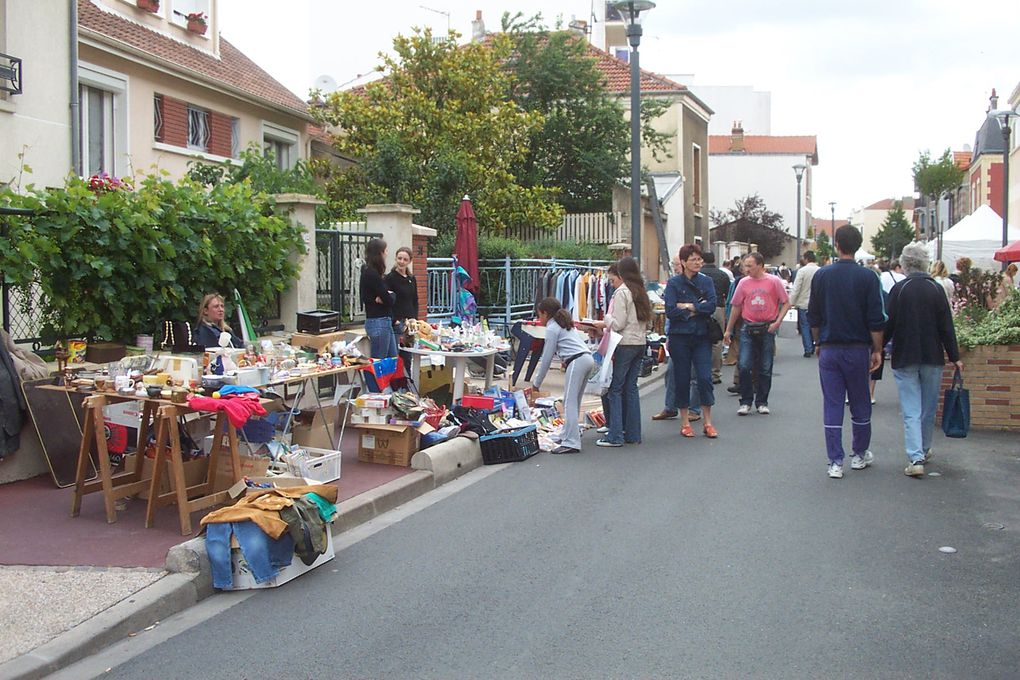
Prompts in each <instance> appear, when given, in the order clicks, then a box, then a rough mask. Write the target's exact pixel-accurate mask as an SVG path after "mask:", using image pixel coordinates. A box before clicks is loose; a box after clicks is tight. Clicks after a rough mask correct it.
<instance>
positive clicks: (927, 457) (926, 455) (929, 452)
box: [921, 449, 935, 465]
mask: <svg viewBox="0 0 1020 680" xmlns="http://www.w3.org/2000/svg"><path fill="white" fill-rule="evenodd" d="M934 457H935V454H934V453H933V452H932V450H931V449H928V450H927V451H925V452H924V458H922V459H921V465H927V464H928V463H930V462H931V459H932V458H934Z"/></svg>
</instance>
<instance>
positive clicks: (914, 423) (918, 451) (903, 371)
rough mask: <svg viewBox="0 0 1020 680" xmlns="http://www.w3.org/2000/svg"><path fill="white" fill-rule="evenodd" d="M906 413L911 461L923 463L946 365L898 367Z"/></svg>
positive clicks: (906, 439)
mask: <svg viewBox="0 0 1020 680" xmlns="http://www.w3.org/2000/svg"><path fill="white" fill-rule="evenodd" d="M893 377H895V378H896V387H897V389H898V390H899V393H900V411H901V412H902V413H903V445H904V448H906V451H907V458H909V459H910V462H911V463H919V462H920V461H922V460H923V459H924V456H925V454H926V453H928V452H929V451H930V450H931V437H932V433H933V432H934V431H935V409H936V408H937V407H938V403H939V391H940V388H941V387H942V366H941V365H937V366H935V365H931V364H913V365H911V366H904V367H903V368H894V369H893Z"/></svg>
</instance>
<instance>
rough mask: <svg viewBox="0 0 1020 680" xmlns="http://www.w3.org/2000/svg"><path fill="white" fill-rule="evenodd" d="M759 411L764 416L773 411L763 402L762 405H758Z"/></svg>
mask: <svg viewBox="0 0 1020 680" xmlns="http://www.w3.org/2000/svg"><path fill="white" fill-rule="evenodd" d="M758 413H760V414H761V415H763V416H767V415H768V414H769V413H771V411H769V407H768V406H766V405H765V404H761V405H760V406H758Z"/></svg>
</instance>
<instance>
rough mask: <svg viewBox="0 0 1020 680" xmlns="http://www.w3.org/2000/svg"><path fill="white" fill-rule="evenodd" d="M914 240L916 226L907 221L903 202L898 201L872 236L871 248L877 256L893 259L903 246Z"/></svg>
mask: <svg viewBox="0 0 1020 680" xmlns="http://www.w3.org/2000/svg"><path fill="white" fill-rule="evenodd" d="M913 240H914V227H913V226H911V224H910V222H909V221H907V214H906V213H905V212H904V211H903V203H902V202H900V201H896V202H895V203H893V207H892V209H891V210H889V211H888V212H887V213H886V215H885V220H884V221H883V222H882V226H880V227H879V228H878V232H877V233H876V234H875V235H874V236H872V237H871V249H872V250H873V251H874V254H875V255H876V256H877V257H884V258H886V259H888V260H891V259H892V258H894V257H898V256H899V254H900V251H901V250H903V246H905V245H907V244H908V243H910V242H911V241H913Z"/></svg>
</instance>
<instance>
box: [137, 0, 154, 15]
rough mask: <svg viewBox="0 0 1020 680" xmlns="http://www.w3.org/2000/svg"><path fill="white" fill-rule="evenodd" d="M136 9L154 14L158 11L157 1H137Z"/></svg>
mask: <svg viewBox="0 0 1020 680" xmlns="http://www.w3.org/2000/svg"><path fill="white" fill-rule="evenodd" d="M138 9H142V10H145V11H146V12H153V13H156V12H158V11H159V0H138Z"/></svg>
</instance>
